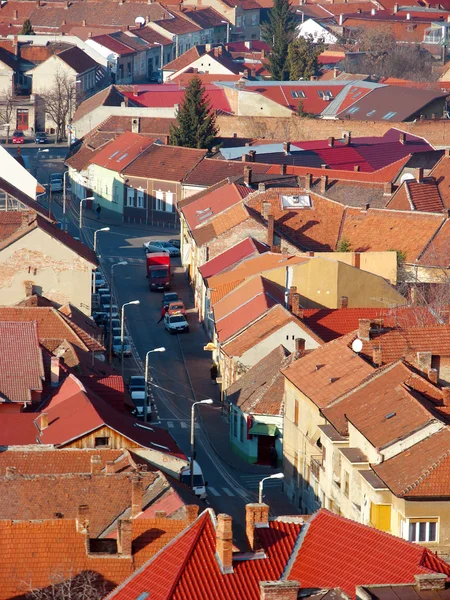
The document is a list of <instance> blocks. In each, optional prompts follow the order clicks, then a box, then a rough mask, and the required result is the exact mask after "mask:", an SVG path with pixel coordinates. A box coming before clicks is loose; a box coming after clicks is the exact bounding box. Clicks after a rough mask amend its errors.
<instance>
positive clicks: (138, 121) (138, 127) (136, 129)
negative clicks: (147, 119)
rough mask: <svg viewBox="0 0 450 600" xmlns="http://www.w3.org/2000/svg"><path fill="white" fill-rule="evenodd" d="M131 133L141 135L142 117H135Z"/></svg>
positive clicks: (132, 121) (132, 120)
mask: <svg viewBox="0 0 450 600" xmlns="http://www.w3.org/2000/svg"><path fill="white" fill-rule="evenodd" d="M131 131H132V133H139V132H140V131H141V119H140V117H133V118H132V119H131Z"/></svg>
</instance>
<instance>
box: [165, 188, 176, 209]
mask: <svg viewBox="0 0 450 600" xmlns="http://www.w3.org/2000/svg"><path fill="white" fill-rule="evenodd" d="M174 211H175V207H174V205H173V193H172V192H166V212H174Z"/></svg>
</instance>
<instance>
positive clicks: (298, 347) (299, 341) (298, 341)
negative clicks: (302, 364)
mask: <svg viewBox="0 0 450 600" xmlns="http://www.w3.org/2000/svg"><path fill="white" fill-rule="evenodd" d="M305 344H306V340H305V339H303V338H295V355H294V358H295V360H297V359H298V358H301V357H302V356H303V355H304V353H305Z"/></svg>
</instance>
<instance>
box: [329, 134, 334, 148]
mask: <svg viewBox="0 0 450 600" xmlns="http://www.w3.org/2000/svg"><path fill="white" fill-rule="evenodd" d="M328 145H329V146H330V148H333V147H334V137H333V136H330V137H329V138H328Z"/></svg>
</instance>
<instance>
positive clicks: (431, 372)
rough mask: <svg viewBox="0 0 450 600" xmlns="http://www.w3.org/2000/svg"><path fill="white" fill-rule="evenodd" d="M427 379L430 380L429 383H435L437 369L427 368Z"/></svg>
mask: <svg viewBox="0 0 450 600" xmlns="http://www.w3.org/2000/svg"><path fill="white" fill-rule="evenodd" d="M428 379H429V380H430V381H431V383H434V384H436V385H437V382H438V379H439V373H438V370H437V369H428Z"/></svg>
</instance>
